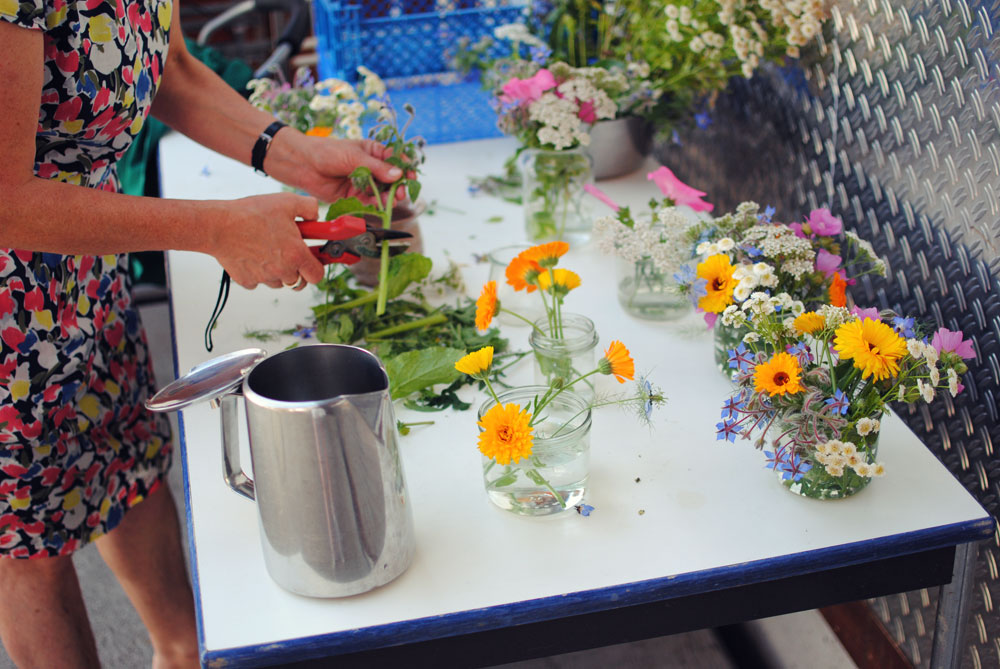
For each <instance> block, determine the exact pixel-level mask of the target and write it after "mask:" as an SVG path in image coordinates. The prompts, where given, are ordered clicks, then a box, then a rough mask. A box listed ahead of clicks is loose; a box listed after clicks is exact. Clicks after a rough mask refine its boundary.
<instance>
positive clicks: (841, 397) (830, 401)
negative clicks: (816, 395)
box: [823, 388, 851, 416]
mask: <svg viewBox="0 0 1000 669" xmlns="http://www.w3.org/2000/svg"><path fill="white" fill-rule="evenodd" d="M823 401H824V402H825V403H826V404H827V405H829V407H830V411H831V412H833V413H839V414H840V415H841V416H844V415H847V409H848V408H849V407H850V406H851V402H850V400H848V399H847V395H845V394H844V391H843V390H841V389H839V388H838V389H837V392H835V393H834V394H833V397H828V398H827V399H825V400H823Z"/></svg>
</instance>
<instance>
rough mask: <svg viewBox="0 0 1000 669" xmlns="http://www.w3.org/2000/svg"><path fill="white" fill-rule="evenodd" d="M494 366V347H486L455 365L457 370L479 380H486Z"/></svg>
mask: <svg viewBox="0 0 1000 669" xmlns="http://www.w3.org/2000/svg"><path fill="white" fill-rule="evenodd" d="M492 364H493V347H492V346H484V347H482V348H481V349H479V350H478V351H473V352H472V353H469V354H468V355H466V356H464V357H462V359H461V360H459V361H458V362H456V363H455V369H457V370H458V371H460V372H462V373H463V374H468V375H469V376H471V377H473V378H477V379H483V378H486V376H487V375H488V374H489V371H490V365H492Z"/></svg>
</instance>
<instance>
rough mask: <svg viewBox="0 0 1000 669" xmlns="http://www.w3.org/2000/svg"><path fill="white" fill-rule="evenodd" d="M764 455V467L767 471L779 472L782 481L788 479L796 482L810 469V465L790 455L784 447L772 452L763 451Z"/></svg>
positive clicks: (794, 455) (793, 454) (792, 454)
mask: <svg viewBox="0 0 1000 669" xmlns="http://www.w3.org/2000/svg"><path fill="white" fill-rule="evenodd" d="M764 455H765V456H767V461H766V464H765V466H766V467H767V468H768V469H773V470H775V471H777V472H781V479H782V480H783V481H787V480H789V479H791V480H793V481H798V480H800V479H801V478H802V476H803V475H804V474H805V473H806V472H807V471H809V470H810V469H812V465H811V464H809V463H808V462H805V461H804V460H802V458H801V457H799V456H798V455H797V454H795V453H792V452H791V451H789V450H788V449H786V448H785V447H784V446H782V447H779V448H777V449H775V450H774V451H773V452H772V451H764Z"/></svg>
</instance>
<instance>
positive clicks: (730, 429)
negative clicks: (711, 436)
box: [715, 420, 743, 444]
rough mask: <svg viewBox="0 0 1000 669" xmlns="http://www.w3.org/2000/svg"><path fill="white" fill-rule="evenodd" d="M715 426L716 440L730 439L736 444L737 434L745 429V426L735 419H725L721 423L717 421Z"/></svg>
mask: <svg viewBox="0 0 1000 669" xmlns="http://www.w3.org/2000/svg"><path fill="white" fill-rule="evenodd" d="M715 428H716V433H715V440H716V441H725V440H727V439H728V440H729V441H731V442H733V443H734V444H735V443H736V435H737V434H739V433H740V432H742V431H743V426H742V425H740V424H739V423H737V422H736V421H735V420H724V421H722V422H721V423H716V424H715Z"/></svg>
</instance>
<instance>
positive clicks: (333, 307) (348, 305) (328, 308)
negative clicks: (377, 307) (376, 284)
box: [316, 291, 378, 317]
mask: <svg viewBox="0 0 1000 669" xmlns="http://www.w3.org/2000/svg"><path fill="white" fill-rule="evenodd" d="M376 299H378V295H377V294H376V293H375V292H374V291H372V292H370V293H367V294H365V295H362V296H361V297H356V298H354V299H353V300H348V301H347V302H341V303H340V304H323V305H320V306H318V307H316V315H317V316H320V317H322V316H326V315H327V314H329V313H331V312H333V311H340V310H342V309H353V308H355V307H361V306H364V305H366V304H371V303H372V302H374V301H375V300H376Z"/></svg>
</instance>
